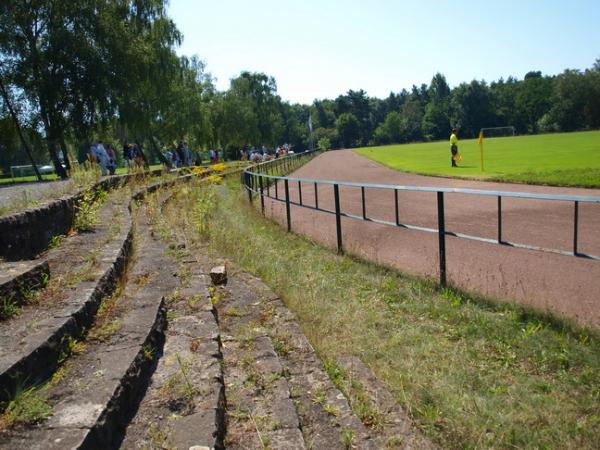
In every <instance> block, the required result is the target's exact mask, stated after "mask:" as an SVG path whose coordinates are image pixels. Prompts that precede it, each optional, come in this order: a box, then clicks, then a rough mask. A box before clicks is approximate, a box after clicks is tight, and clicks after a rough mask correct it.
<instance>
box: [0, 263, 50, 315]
mask: <svg viewBox="0 0 600 450" xmlns="http://www.w3.org/2000/svg"><path fill="white" fill-rule="evenodd" d="M49 279H50V267H49V266H48V262H47V261H21V262H4V263H0V320H6V319H8V318H10V317H11V316H12V314H13V311H14V313H16V312H17V311H18V310H19V309H20V308H21V307H22V306H23V305H24V304H26V303H27V302H28V301H29V300H31V299H32V297H34V296H35V295H36V294H37V293H38V292H39V290H40V289H42V288H43V287H45V286H46V284H47V283H48V280H49Z"/></svg>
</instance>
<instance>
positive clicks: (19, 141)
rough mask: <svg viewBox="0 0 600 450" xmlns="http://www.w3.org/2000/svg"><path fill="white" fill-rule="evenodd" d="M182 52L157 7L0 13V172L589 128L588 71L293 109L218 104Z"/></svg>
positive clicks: (247, 84) (221, 96)
mask: <svg viewBox="0 0 600 450" xmlns="http://www.w3.org/2000/svg"><path fill="white" fill-rule="evenodd" d="M181 39H182V36H181V33H180V32H179V30H178V29H177V27H176V25H175V24H174V23H173V21H172V20H171V19H170V18H169V17H168V15H167V14H166V1H165V0H98V1H94V2H89V1H88V0H53V1H50V0H35V1H31V2H1V3H0V94H1V99H2V100H1V101H0V149H1V153H0V165H2V166H3V168H4V169H6V168H7V167H8V166H10V165H11V164H15V163H26V164H27V163H29V161H30V160H31V158H30V159H29V160H28V159H27V158H26V157H25V155H26V154H27V152H26V150H30V152H31V157H32V158H33V159H34V160H36V161H38V162H39V161H40V160H41V161H46V160H47V159H48V156H49V157H50V160H51V161H53V163H54V164H55V166H56V167H57V172H58V173H59V175H61V176H67V172H68V170H69V168H70V165H71V161H70V158H69V155H70V156H71V158H72V157H74V156H78V157H79V159H80V160H81V159H83V158H85V148H87V147H88V146H89V145H90V143H92V142H93V141H95V140H103V141H110V142H114V143H115V144H118V143H123V142H135V143H137V145H138V146H139V147H140V148H142V149H144V152H145V153H146V155H147V156H148V158H149V159H151V160H154V161H160V160H163V161H164V159H163V158H164V157H163V156H162V151H163V150H164V148H165V146H172V145H173V144H174V142H176V141H177V140H178V139H182V138H183V139H185V140H187V141H188V142H189V144H190V147H191V148H193V149H208V148H221V149H224V150H225V151H226V154H227V155H228V156H229V157H236V156H237V155H238V154H239V150H240V149H241V148H244V147H248V146H252V147H261V146H266V147H274V146H276V145H279V144H282V143H291V144H292V145H293V146H294V147H295V148H296V150H303V149H305V148H307V146H308V145H309V142H310V137H311V136H310V133H309V129H308V120H309V116H310V117H311V119H312V123H313V130H314V134H313V138H314V142H319V143H320V144H321V145H322V146H326V147H330V146H331V147H334V148H335V147H353V146H358V145H370V144H386V143H399V142H408V141H418V140H432V139H445V138H447V136H448V130H449V129H450V128H451V127H452V126H456V127H458V128H459V129H460V134H461V136H463V137H473V136H475V135H476V134H477V132H478V131H479V129H480V128H482V127H494V126H506V125H512V126H514V127H515V129H516V131H517V132H518V133H521V134H523V133H538V132H549V131H572V130H580V129H591V128H598V127H600V60H597V61H596V63H595V64H594V65H593V67H592V68H590V69H588V70H585V71H584V72H581V71H577V70H566V71H565V72H563V73H562V74H560V75H557V76H543V75H542V74H541V73H540V72H529V73H528V74H526V75H525V77H524V79H523V80H518V79H515V78H512V77H510V78H508V79H507V80H503V79H500V80H499V81H495V82H492V83H490V84H488V83H486V82H485V81H477V80H474V81H472V82H470V83H462V84H460V85H459V86H457V87H455V88H454V89H451V88H450V87H449V85H448V83H447V81H446V79H445V77H444V76H443V75H442V74H439V73H438V74H436V75H434V76H433V78H432V80H431V82H430V84H429V85H426V84H423V85H421V86H420V87H417V86H413V87H412V89H411V90H410V91H407V90H406V89H403V90H402V91H400V92H398V93H393V92H392V93H390V95H389V96H388V97H387V98H385V99H378V98H373V97H368V96H367V94H366V93H365V92H364V91H362V90H359V91H352V90H351V91H349V92H348V93H347V94H345V95H340V96H339V97H337V98H336V99H334V100H330V99H325V100H315V101H314V102H313V104H312V105H301V104H290V103H288V102H285V101H283V100H282V99H281V98H280V97H279V96H278V95H277V85H276V82H275V80H274V79H273V78H272V77H269V76H268V75H265V74H262V73H250V72H242V73H241V74H240V75H239V76H238V77H236V78H235V79H233V80H231V85H230V88H229V89H228V90H227V91H225V92H219V91H217V89H216V88H215V83H214V80H213V79H212V78H211V76H210V74H209V73H207V72H206V70H205V66H204V63H203V62H202V61H200V60H199V59H197V58H196V57H192V58H188V57H185V56H184V57H180V56H177V54H176V53H175V48H176V46H178V45H179V44H180V42H181ZM46 155H48V156H46ZM63 155H64V156H63ZM61 156H63V158H62V159H63V160H64V162H63V163H61ZM63 164H64V166H65V169H63Z"/></svg>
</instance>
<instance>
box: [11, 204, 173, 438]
mask: <svg viewBox="0 0 600 450" xmlns="http://www.w3.org/2000/svg"><path fill="white" fill-rule="evenodd" d="M138 214H139V217H140V218H142V219H143V218H144V214H145V208H143V207H142V208H140V210H139V212H138ZM135 246H136V248H137V249H138V252H137V253H136V256H135V261H134V263H133V267H132V268H130V270H129V273H128V277H127V283H126V285H125V287H124V288H123V290H122V292H121V295H119V296H118V298H115V299H113V300H115V301H113V302H111V303H109V304H107V305H111V306H105V315H103V316H102V317H100V318H99V319H98V321H97V323H96V324H95V325H94V327H93V328H92V329H91V330H90V333H89V335H88V339H87V340H86V341H85V349H84V350H82V351H80V352H79V353H77V354H74V355H72V357H71V358H69V360H68V361H67V363H66V364H65V365H64V366H63V369H64V373H63V374H61V376H60V377H59V379H58V380H57V381H56V382H53V383H50V384H49V385H47V387H46V390H45V394H46V395H47V397H48V399H49V401H50V404H51V406H52V410H53V414H52V417H50V418H49V419H48V420H46V421H43V422H41V423H39V424H37V425H35V426H31V425H30V426H28V427H15V428H13V429H11V430H9V431H8V432H6V433H5V434H4V435H3V436H2V438H3V439H2V441H1V442H2V444H3V445H5V446H6V448H11V449H13V448H14V449H20V448H23V449H25V448H27V449H32V448H33V449H37V448H39V449H42V448H44V449H48V448H50V449H54V448H55V449H59V448H60V449H63V448H78V449H83V448H113V447H115V446H116V445H118V443H119V442H120V440H121V439H122V436H123V431H124V428H125V426H126V424H127V423H128V421H129V420H130V419H131V417H132V416H133V414H134V413H135V410H136V408H137V405H138V404H139V401H140V398H141V395H142V394H143V392H144V389H145V387H146V383H147V380H148V378H149V376H150V374H151V371H152V369H153V366H154V364H155V361H156V355H158V354H159V353H160V351H161V349H162V344H163V340H164V329H165V326H166V307H165V302H164V298H165V297H166V296H167V295H168V294H169V293H171V292H172V291H173V290H174V288H175V287H176V286H177V285H178V283H179V279H178V278H177V277H176V276H173V275H174V271H171V270H169V269H168V268H169V267H171V266H173V265H174V262H173V260H172V259H171V258H169V257H168V256H167V255H166V253H165V252H166V248H165V246H164V245H163V244H162V243H161V242H160V241H158V240H157V239H156V238H152V237H151V233H150V228H149V226H148V224H147V223H144V221H142V222H140V223H138V226H137V232H136V240H135ZM106 311H108V312H106Z"/></svg>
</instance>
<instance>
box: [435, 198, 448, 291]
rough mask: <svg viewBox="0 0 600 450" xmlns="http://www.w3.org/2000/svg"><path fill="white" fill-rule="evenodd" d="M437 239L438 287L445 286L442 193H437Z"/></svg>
mask: <svg viewBox="0 0 600 450" xmlns="http://www.w3.org/2000/svg"><path fill="white" fill-rule="evenodd" d="M437 208H438V238H439V258H440V286H442V287H445V286H446V225H445V220H444V193H443V192H438V193H437Z"/></svg>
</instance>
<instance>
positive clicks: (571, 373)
mask: <svg viewBox="0 0 600 450" xmlns="http://www.w3.org/2000/svg"><path fill="white" fill-rule="evenodd" d="M210 191H211V192H213V193H212V194H210V195H209V196H208V197H207V196H206V194H205V192H206V190H203V189H202V188H198V189H190V190H188V191H187V192H186V193H185V194H182V195H178V196H176V197H175V203H174V204H173V205H172V210H171V212H172V214H168V215H167V217H168V219H169V220H170V221H171V226H172V227H173V231H174V232H175V230H177V232H180V233H183V232H185V233H186V234H187V236H188V242H190V243H193V242H194V241H196V242H199V241H201V240H202V238H203V237H205V238H206V239H208V241H209V243H210V247H211V249H212V250H213V251H214V252H216V253H218V254H220V255H223V256H226V257H228V258H230V259H232V260H234V261H235V262H237V263H238V264H239V265H240V266H241V267H242V268H243V269H245V270H247V271H249V272H252V273H254V274H255V275H257V276H259V277H261V278H262V279H263V280H264V281H265V282H266V283H267V284H269V285H270V286H271V287H272V288H273V289H274V290H275V291H276V292H277V293H278V294H279V295H281V296H282V298H283V299H284V300H285V302H286V304H287V305H288V306H289V307H290V308H291V309H292V310H293V311H294V312H295V314H296V315H297V317H298V318H299V321H300V324H301V326H302V329H303V330H304V332H305V333H306V335H307V336H308V338H309V339H310V340H311V342H312V343H313V345H314V346H315V348H316V349H317V350H318V352H319V353H320V355H321V357H322V358H323V359H324V360H336V358H337V357H338V356H340V355H345V354H347V355H356V356H358V357H359V358H361V359H362V360H363V361H364V362H365V363H366V364H368V365H369V366H370V367H371V368H372V369H373V370H374V371H375V373H376V374H377V375H378V376H379V377H380V378H381V379H382V380H383V381H384V382H385V383H386V384H387V385H388V387H389V388H390V390H391V391H392V392H393V393H394V395H395V397H396V399H397V400H398V402H399V403H400V404H401V405H402V406H403V407H404V408H405V409H406V410H407V411H408V413H409V414H410V415H411V416H412V417H413V418H414V419H415V420H416V422H417V423H418V425H419V426H420V428H421V429H422V430H423V431H424V432H425V433H426V434H427V435H428V436H429V437H430V438H431V439H433V440H434V441H435V442H437V443H438V444H440V445H441V446H442V447H443V448H456V449H459V448H460V449H463V448H578V449H584V448H589V449H591V448H597V445H598V442H600V346H599V345H598V344H599V342H600V340H599V339H598V336H597V335H596V334H595V333H593V332H590V331H587V330H583V329H578V328H576V327H574V326H570V325H569V324H566V323H563V322H561V321H560V320H557V319H554V320H550V319H548V318H544V317H543V316H541V315H537V314H534V313H531V312H528V311H526V310H524V309H522V308H521V307H517V306H511V305H505V304H495V303H493V302H491V301H488V300H486V299H480V298H475V297H473V296H469V295H465V294H463V293H460V292H456V291H453V290H443V291H440V290H438V289H437V288H436V287H435V286H434V285H431V284H429V283H427V282H423V281H421V280H418V279H415V278H412V277H408V276H404V275H402V274H400V273H398V272H396V271H393V270H390V269H386V268H382V267H379V266H376V265H374V264H369V263H365V262H362V261H359V260H357V259H354V258H352V257H349V256H337V255H335V254H334V253H332V252H331V251H329V250H327V249H325V248H323V247H321V246H319V245H316V244H314V243H312V242H310V241H308V240H306V239H304V238H302V237H300V236H297V235H294V234H288V233H285V232H284V231H283V230H282V229H281V228H279V227H278V226H276V225H273V224H272V223H270V222H269V221H267V220H265V219H263V218H262V217H260V215H259V214H257V213H256V212H255V211H254V210H253V209H251V208H249V207H248V206H247V201H244V200H243V199H240V198H239V189H238V188H237V180H233V185H232V186H230V187H229V188H226V187H212V188H210ZM211 196H213V197H212V198H213V200H212V201H211V203H212V205H213V208H212V209H211V214H210V215H206V216H203V215H202V214H201V213H200V212H199V211H198V209H197V205H199V204H200V205H203V203H202V202H206V200H205V199H206V198H211ZM201 208H202V209H205V208H206V205H203V206H201ZM199 221H204V222H203V226H202V228H201V229H202V231H203V232H202V233H199V231H200V230H199V227H198V222H199ZM201 234H202V236H201Z"/></svg>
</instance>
